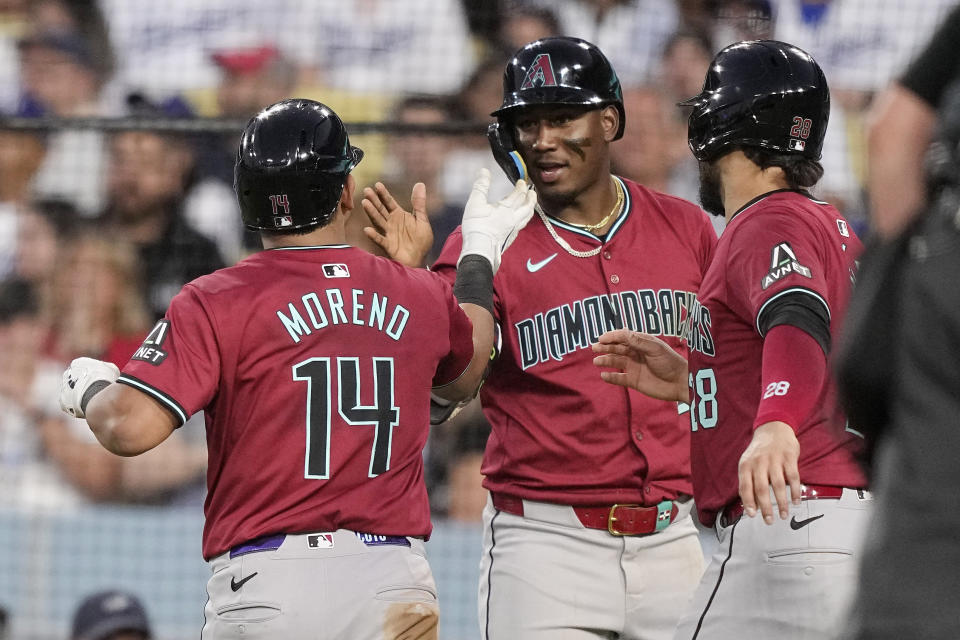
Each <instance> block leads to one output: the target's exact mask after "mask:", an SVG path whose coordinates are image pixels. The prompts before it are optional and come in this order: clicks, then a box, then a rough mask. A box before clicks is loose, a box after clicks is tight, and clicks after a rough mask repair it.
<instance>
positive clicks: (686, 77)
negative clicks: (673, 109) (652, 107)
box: [656, 29, 714, 124]
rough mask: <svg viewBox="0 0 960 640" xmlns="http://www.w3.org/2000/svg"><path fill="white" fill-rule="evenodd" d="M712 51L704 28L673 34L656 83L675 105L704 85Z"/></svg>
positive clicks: (683, 112) (667, 45)
mask: <svg viewBox="0 0 960 640" xmlns="http://www.w3.org/2000/svg"><path fill="white" fill-rule="evenodd" d="M713 54H714V50H713V43H712V42H711V40H710V36H709V35H708V34H707V33H705V32H703V31H697V30H693V29H681V30H679V31H676V32H675V33H674V34H673V35H672V36H670V38H669V39H668V40H667V43H666V46H665V47H664V49H663V55H662V56H661V58H660V67H659V71H658V73H657V74H656V76H657V83H658V84H659V85H660V88H661V89H662V90H663V91H664V92H665V93H666V96H667V99H668V100H670V101H671V102H673V103H675V104H676V103H678V102H682V101H683V100H686V99H687V98H689V97H690V96H694V95H696V94H697V93H698V92H699V91H700V89H701V88H702V87H703V77H704V76H705V75H706V74H707V69H708V68H709V67H710V61H711V60H712V59H713ZM677 113H682V114H683V115H684V117H686V115H688V114H689V113H690V109H689V108H686V107H685V108H683V109H682V110H678V111H677ZM684 124H686V122H684Z"/></svg>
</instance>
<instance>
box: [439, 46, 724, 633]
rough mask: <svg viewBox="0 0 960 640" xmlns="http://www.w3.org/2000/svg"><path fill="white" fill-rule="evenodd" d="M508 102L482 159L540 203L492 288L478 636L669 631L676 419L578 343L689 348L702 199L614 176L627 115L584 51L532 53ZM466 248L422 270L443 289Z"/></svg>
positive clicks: (678, 564)
mask: <svg viewBox="0 0 960 640" xmlns="http://www.w3.org/2000/svg"><path fill="white" fill-rule="evenodd" d="M504 90H505V91H504V101H503V105H502V107H501V108H500V109H499V110H498V111H497V112H496V113H495V115H496V116H497V118H498V125H497V126H496V127H495V128H494V139H495V140H499V141H500V142H501V143H503V144H506V145H507V147H505V148H499V147H498V146H497V144H498V143H496V142H495V144H494V150H495V152H496V155H497V156H498V157H499V158H506V160H507V162H510V163H512V162H513V160H511V159H510V158H514V159H515V160H516V162H517V164H516V166H517V167H523V168H524V169H525V170H526V171H527V176H528V178H529V180H530V181H531V182H532V183H533V185H534V186H535V188H536V191H537V197H538V200H539V203H540V206H541V207H542V208H541V209H539V212H538V216H537V217H535V218H534V219H533V220H531V222H530V223H529V224H528V225H527V226H526V227H524V228H523V229H522V230H521V231H520V232H519V234H518V235H517V238H516V240H515V242H514V243H513V244H512V245H511V247H510V249H509V251H507V252H505V253H504V254H503V262H502V264H501V266H500V270H499V271H498V272H497V276H496V278H495V280H494V298H495V300H494V316H495V318H496V321H497V323H498V324H499V326H500V327H501V338H502V347H501V349H500V353H499V355H498V357H497V358H496V360H495V361H494V363H493V365H492V368H491V371H490V374H489V377H488V379H487V380H486V382H485V383H484V385H483V387H482V389H481V393H480V399H481V402H482V405H483V411H484V414H485V415H486V417H487V419H488V421H489V422H490V425H491V427H492V434H491V436H490V439H489V441H488V443H487V447H486V452H485V454H484V460H483V466H482V472H483V474H484V476H485V480H484V486H486V488H487V489H489V490H490V495H491V499H490V501H489V503H488V505H487V508H486V510H485V514H484V550H483V556H482V566H481V577H480V590H479V609H480V625H481V633H482V638H483V639H484V640H506V639H511V640H512V639H516V638H522V639H524V640H539V639H542V640H557V639H560V638H562V639H567V640H572V639H584V640H586V639H596V638H614V637H615V638H622V639H628V638H629V639H634V640H640V639H655V638H669V637H670V635H671V634H672V633H673V629H674V627H675V626H676V623H677V620H678V619H679V617H680V615H681V613H682V612H683V611H684V610H685V608H686V605H687V602H688V599H689V597H690V595H691V594H692V592H693V589H694V587H695V585H696V584H697V581H698V580H699V578H700V575H701V572H702V567H703V553H702V550H701V547H700V544H699V541H698V537H697V533H696V528H695V526H694V524H693V521H692V519H691V517H690V515H689V514H690V509H691V501H690V499H689V497H690V493H691V485H690V479H689V466H688V465H689V440H688V437H689V436H688V433H689V432H688V428H687V426H686V417H685V416H679V415H678V412H677V406H676V404H675V403H668V402H662V401H659V400H653V399H651V398H647V397H645V396H643V395H641V394H639V393H635V392H632V391H625V390H623V389H616V388H614V387H611V386H610V385H607V384H605V383H603V381H601V380H600V379H599V378H597V376H596V375H595V374H594V370H593V368H592V365H591V359H592V356H593V354H592V352H591V351H590V345H591V344H592V343H593V342H595V341H596V340H597V338H598V337H599V336H600V334H602V333H603V332H604V331H607V330H608V329H612V328H616V327H629V328H631V329H635V330H642V331H647V332H650V333H653V334H656V335H659V336H661V337H662V338H663V340H664V341H665V342H666V343H667V344H669V345H670V346H671V347H673V348H675V349H677V350H678V351H679V352H680V353H686V348H685V346H684V336H685V331H686V326H687V324H688V322H689V319H690V314H692V313H696V310H697V306H696V304H695V299H696V295H695V292H696V291H697V289H698V288H699V286H700V279H701V275H702V273H703V271H704V269H705V268H706V265H707V263H708V261H709V259H710V255H711V252H712V249H713V245H714V243H715V241H716V234H715V233H714V231H713V227H712V226H711V224H710V222H709V219H708V218H707V217H706V216H705V215H704V213H703V212H702V211H701V210H700V209H699V208H698V207H696V206H695V205H692V204H690V203H689V202H685V201H683V200H680V199H678V198H674V197H672V196H668V195H664V194H662V193H657V192H655V191H652V190H650V189H646V188H644V187H643V186H641V185H639V184H636V183H634V182H631V181H629V180H624V179H622V178H620V177H617V176H613V175H611V174H610V157H609V144H610V143H611V142H613V141H614V140H616V139H618V138H619V137H620V135H621V133H622V131H623V128H624V124H625V123H624V112H623V105H622V99H621V93H620V85H619V81H618V80H617V76H616V73H615V72H614V70H613V69H612V67H611V66H610V63H609V62H608V61H607V59H606V58H605V56H604V55H603V54H602V53H601V52H600V50H599V49H597V48H596V47H595V46H593V45H592V44H590V43H587V42H584V41H582V40H578V39H574V38H548V39H544V40H539V41H536V42H533V43H531V44H529V45H527V46H525V47H524V48H522V49H521V50H520V51H518V52H517V53H516V54H515V56H514V58H513V60H512V61H511V62H510V63H509V64H508V66H507V68H506V73H505V76H504ZM511 152H512V153H511ZM512 166H514V165H512V164H511V165H509V166H508V171H509V170H512V169H511V167H512ZM463 237H464V236H463V234H462V232H461V231H459V230H458V231H454V232H453V233H452V234H451V235H450V237H449V238H448V240H447V242H446V244H445V246H444V249H443V251H442V253H441V256H440V258H439V259H438V260H437V262H436V264H435V265H434V266H433V269H434V270H435V271H437V272H439V273H440V274H441V275H443V276H445V277H447V278H449V279H453V277H454V267H455V265H456V261H457V256H458V255H460V253H461V243H462V241H463Z"/></svg>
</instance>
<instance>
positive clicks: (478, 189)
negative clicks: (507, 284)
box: [460, 169, 537, 273]
mask: <svg viewBox="0 0 960 640" xmlns="http://www.w3.org/2000/svg"><path fill="white" fill-rule="evenodd" d="M489 189H490V171H489V170H487V169H480V172H479V173H478V175H477V180H476V182H474V183H473V191H471V192H470V197H469V198H468V199H467V205H466V207H465V208H464V210H463V223H462V225H461V227H460V230H461V233H462V234H463V248H462V249H461V250H460V258H461V259H462V258H463V256H466V255H471V254H472V255H479V256H483V257H484V258H486V259H487V260H489V261H490V264H491V265H493V272H494V273H496V272H497V268H498V267H499V266H500V256H501V255H502V254H503V252H504V251H506V250H507V247H509V246H510V243H512V242H513V239H514V238H516V237H517V233H518V232H519V231H520V229H522V228H523V227H524V226H525V225H526V224H527V222H528V221H529V220H530V218H531V216H533V211H534V207H536V205H537V193H536V192H535V191H534V190H533V189H531V188H530V187H529V186H528V185H527V183H526V182H524V181H523V180H517V183H516V184H515V185H514V186H513V191H511V192H510V193H509V194H507V196H506V197H504V198H503V199H502V200H500V201H499V202H496V203H493V204H491V203H489V202H487V192H488V191H489Z"/></svg>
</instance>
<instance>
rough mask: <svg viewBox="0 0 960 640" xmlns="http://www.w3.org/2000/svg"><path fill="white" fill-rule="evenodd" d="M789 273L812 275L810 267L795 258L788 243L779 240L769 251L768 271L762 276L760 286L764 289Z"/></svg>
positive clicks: (804, 275)
mask: <svg viewBox="0 0 960 640" xmlns="http://www.w3.org/2000/svg"><path fill="white" fill-rule="evenodd" d="M791 273H797V274H799V275H801V276H803V277H804V278H812V277H813V274H812V272H811V271H810V269H809V268H808V267H805V266H803V265H802V264H800V261H799V260H797V254H795V253H794V252H793V249H792V248H791V247H790V244H789V243H787V242H781V243H779V244H777V246H775V247H774V248H773V249H771V251H770V271H769V272H768V273H767V275H765V276H763V280H762V281H761V283H760V286H761V287H762V288H763V289H764V290H766V289H767V288H768V287H770V285H772V284H773V283H775V282H777V281H778V280H780V279H781V278H784V277H786V276H788V275H790V274H791Z"/></svg>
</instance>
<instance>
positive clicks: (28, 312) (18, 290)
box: [0, 277, 40, 324]
mask: <svg viewBox="0 0 960 640" xmlns="http://www.w3.org/2000/svg"><path fill="white" fill-rule="evenodd" d="M39 312H40V305H39V303H38V301H37V295H36V292H35V291H34V288H33V285H31V284H30V282H29V281H27V280H24V279H23V278H19V277H11V278H7V279H5V280H0V324H9V323H11V322H13V321H14V320H16V319H17V318H20V317H28V318H32V317H35V316H36V315H37V314H38V313H39Z"/></svg>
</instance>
